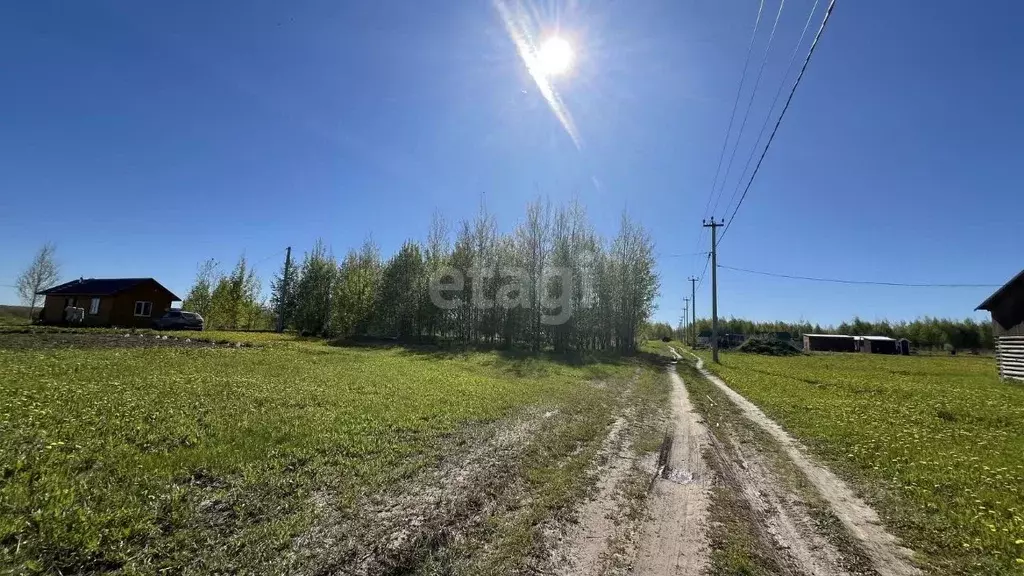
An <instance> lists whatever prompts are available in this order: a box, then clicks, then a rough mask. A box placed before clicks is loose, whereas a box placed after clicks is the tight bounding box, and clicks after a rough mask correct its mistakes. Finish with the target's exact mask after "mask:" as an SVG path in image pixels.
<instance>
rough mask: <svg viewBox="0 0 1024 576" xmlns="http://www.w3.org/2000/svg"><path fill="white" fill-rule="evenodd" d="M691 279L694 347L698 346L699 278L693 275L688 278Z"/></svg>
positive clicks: (691, 325) (691, 335) (692, 340)
mask: <svg viewBox="0 0 1024 576" xmlns="http://www.w3.org/2000/svg"><path fill="white" fill-rule="evenodd" d="M687 280H689V281H690V302H693V307H692V308H690V332H691V334H690V337H691V339H690V346H692V347H693V348H696V347H697V279H696V278H695V277H693V276H690V277H689V278H687Z"/></svg>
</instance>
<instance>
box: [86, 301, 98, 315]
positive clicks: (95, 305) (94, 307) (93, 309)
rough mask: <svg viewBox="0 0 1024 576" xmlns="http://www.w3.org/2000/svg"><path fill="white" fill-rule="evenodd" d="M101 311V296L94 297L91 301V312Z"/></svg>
mask: <svg viewBox="0 0 1024 576" xmlns="http://www.w3.org/2000/svg"><path fill="white" fill-rule="evenodd" d="M99 313H100V299H99V298H93V299H92V301H90V302H89V314H99Z"/></svg>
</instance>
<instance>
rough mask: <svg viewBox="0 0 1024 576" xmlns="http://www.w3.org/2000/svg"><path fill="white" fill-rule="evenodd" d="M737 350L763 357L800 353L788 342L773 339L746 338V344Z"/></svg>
mask: <svg viewBox="0 0 1024 576" xmlns="http://www.w3.org/2000/svg"><path fill="white" fill-rule="evenodd" d="M738 350H739V351H740V352H746V353H748V354H761V355H764V356H793V355H796V354H799V353H800V351H799V350H797V349H796V348H794V347H793V346H792V345H791V344H789V343H788V342H783V341H781V340H776V339H775V338H748V339H747V341H746V342H744V343H743V344H740V347H739V348H738Z"/></svg>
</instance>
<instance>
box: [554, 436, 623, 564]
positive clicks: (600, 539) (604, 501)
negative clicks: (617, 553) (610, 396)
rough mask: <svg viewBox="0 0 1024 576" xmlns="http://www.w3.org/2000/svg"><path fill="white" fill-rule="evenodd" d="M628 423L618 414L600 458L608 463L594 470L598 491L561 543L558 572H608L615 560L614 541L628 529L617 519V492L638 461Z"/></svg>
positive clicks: (618, 501) (619, 504)
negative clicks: (633, 455) (613, 554)
mask: <svg viewBox="0 0 1024 576" xmlns="http://www.w3.org/2000/svg"><path fill="white" fill-rule="evenodd" d="M627 422H628V420H627V418H625V417H619V418H618V419H617V420H616V421H615V423H614V424H612V427H611V429H610V430H609V432H608V436H607V437H606V438H605V441H604V445H603V446H602V447H601V452H600V454H599V458H602V457H603V458H606V459H607V463H606V464H605V465H604V466H602V467H601V468H599V469H598V470H597V471H596V472H595V473H596V474H597V476H598V481H597V486H596V487H595V489H596V493H595V495H594V497H593V499H592V500H589V501H588V502H587V503H586V504H584V505H583V506H582V507H581V508H580V510H579V524H578V526H577V527H576V529H575V530H573V531H572V532H571V533H570V534H569V536H568V537H567V538H566V540H565V542H564V543H563V544H562V558H561V559H560V561H559V562H558V564H559V569H558V570H556V573H557V574H565V575H566V576H568V575H579V576H597V575H600V574H605V573H607V571H608V569H609V568H610V566H611V564H612V562H613V558H611V556H610V553H611V543H612V542H613V541H614V540H616V539H617V538H619V537H621V536H622V532H623V531H625V530H626V526H624V525H623V524H622V523H620V522H618V521H617V517H618V516H619V514H620V512H621V510H622V507H623V503H622V502H621V501H620V499H619V498H618V497H617V492H618V490H619V489H620V488H621V486H622V484H623V483H624V482H625V481H626V480H627V478H628V477H629V473H630V469H631V467H632V465H633V461H634V460H635V458H633V457H632V448H631V445H630V440H629V431H628V430H627V429H626V428H627Z"/></svg>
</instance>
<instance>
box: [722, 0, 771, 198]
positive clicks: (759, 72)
mask: <svg viewBox="0 0 1024 576" xmlns="http://www.w3.org/2000/svg"><path fill="white" fill-rule="evenodd" d="M785 6H786V0H781V1H780V2H779V11H778V12H776V13H775V23H774V24H772V32H771V34H770V35H769V36H768V44H767V45H766V46H765V48H764V57H763V58H761V66H760V68H758V70H757V78H755V79H754V88H753V89H752V90H751V91H750V99H749V100H747V109H746V110H745V111H744V112H743V121H741V122H740V129H739V131H738V132H736V143H735V144H733V147H732V154H730V155H729V163H728V164H726V165H725V175H724V176H722V186H721V188H720V189H719V191H718V196H717V198H716V199H715V206H714V208H712V209H711V214H712V215H714V213H715V212H716V211H717V210H718V203H719V202H721V200H722V195H723V194H724V193H725V184H726V182H728V181H729V174H730V173H731V172H732V163H733V161H734V160H735V159H736V152H737V151H739V149H740V141H741V140H742V139H743V130H744V129H745V128H746V127H747V119H748V118H750V109H751V108H753V106H754V97H755V96H757V88H758V87H759V86H760V85H761V77H762V76H763V75H764V66H765V64H767V63H768V55H769V54H770V53H771V51H772V42H773V41H774V40H775V31H776V30H777V29H778V27H779V18H781V17H782V9H783V8H784V7H785ZM769 112H770V109H769ZM754 145H755V147H756V146H757V143H756V142H755V144H754ZM741 181H742V175H741ZM729 201H730V202H732V200H729Z"/></svg>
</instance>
